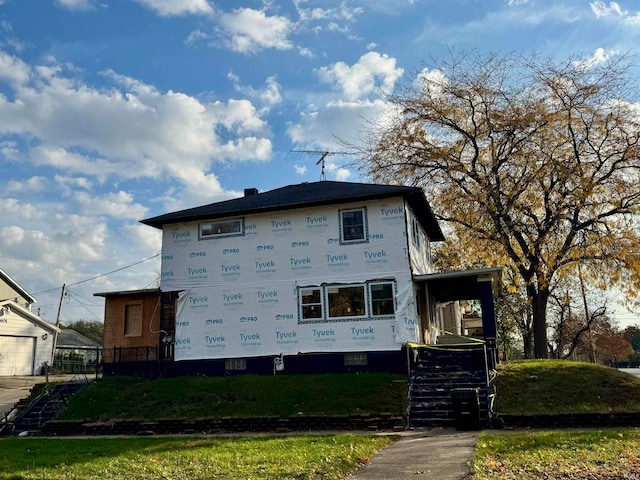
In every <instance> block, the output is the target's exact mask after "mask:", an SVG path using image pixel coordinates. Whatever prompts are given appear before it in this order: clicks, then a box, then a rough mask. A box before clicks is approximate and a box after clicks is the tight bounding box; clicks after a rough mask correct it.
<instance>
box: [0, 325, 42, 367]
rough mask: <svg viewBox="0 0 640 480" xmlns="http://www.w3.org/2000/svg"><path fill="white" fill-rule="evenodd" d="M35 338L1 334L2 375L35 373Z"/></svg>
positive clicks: (0, 364) (0, 357)
mask: <svg viewBox="0 0 640 480" xmlns="http://www.w3.org/2000/svg"><path fill="white" fill-rule="evenodd" d="M35 340H36V339H35V338H34V337H7V336H2V335H0V376H7V375H32V374H33V354H34V348H33V347H34V343H35Z"/></svg>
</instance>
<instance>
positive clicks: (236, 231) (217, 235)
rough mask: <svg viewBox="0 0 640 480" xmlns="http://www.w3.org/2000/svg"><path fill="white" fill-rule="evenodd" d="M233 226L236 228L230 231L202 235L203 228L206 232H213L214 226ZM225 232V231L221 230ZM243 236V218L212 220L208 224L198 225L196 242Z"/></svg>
mask: <svg viewBox="0 0 640 480" xmlns="http://www.w3.org/2000/svg"><path fill="white" fill-rule="evenodd" d="M223 224H234V225H237V228H234V229H233V230H231V231H221V232H219V233H216V232H214V231H211V232H207V233H204V231H205V228H206V229H207V230H214V229H215V227H214V226H215V225H223ZM223 230H226V229H223ZM240 236H244V217H239V218H227V219H223V220H212V221H210V222H202V223H200V224H198V240H209V239H211V238H226V237H240Z"/></svg>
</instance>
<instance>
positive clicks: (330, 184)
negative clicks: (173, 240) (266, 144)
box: [141, 181, 444, 241]
mask: <svg viewBox="0 0 640 480" xmlns="http://www.w3.org/2000/svg"><path fill="white" fill-rule="evenodd" d="M390 197H403V198H405V199H407V201H408V202H409V204H410V205H411V208H412V209H413V211H414V212H415V215H416V216H417V218H418V220H419V221H420V223H421V224H422V226H423V228H424V229H425V231H426V232H427V235H428V236H429V239H430V240H433V241H441V240H444V235H443V234H442V230H440V226H439V225H438V221H437V220H436V218H435V216H434V214H433V212H432V211H431V207H430V206H429V203H428V202H427V199H426V197H425V196H424V192H423V191H422V189H421V188H418V187H406V186H401V185H376V184H369V183H352V182H334V181H321V182H310V183H308V182H305V183H300V184H298V185H288V186H286V187H282V188H277V189H275V190H270V191H268V192H264V193H258V192H257V190H256V189H246V190H245V196H244V197H240V198H234V199H232V200H226V201H223V202H216V203H210V204H208V205H203V206H201V207H195V208H189V209H186V210H180V211H178V212H173V213H166V214H164V215H159V216H157V217H153V218H148V219H146V220H141V222H142V223H144V224H146V225H150V226H152V227H155V228H162V226H163V225H167V224H172V223H180V222H190V221H198V220H211V219H215V218H223V217H230V216H234V215H248V214H255V213H266V212H274V211H279V210H290V209H294V208H306V207H314V206H319V205H335V204H341V203H351V202H364V201H368V200H378V199H382V198H390Z"/></svg>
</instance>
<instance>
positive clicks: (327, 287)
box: [323, 283, 370, 322]
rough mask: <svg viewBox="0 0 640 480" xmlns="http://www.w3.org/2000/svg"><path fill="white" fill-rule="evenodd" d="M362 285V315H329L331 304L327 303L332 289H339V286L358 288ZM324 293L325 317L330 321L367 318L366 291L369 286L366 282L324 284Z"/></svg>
mask: <svg viewBox="0 0 640 480" xmlns="http://www.w3.org/2000/svg"><path fill="white" fill-rule="evenodd" d="M360 287H362V302H363V303H364V314H362V315H342V316H335V317H334V316H332V315H331V304H330V303H329V294H331V293H333V292H330V290H332V289H341V288H360ZM323 290H324V294H325V298H324V300H325V304H326V308H325V309H324V311H325V314H326V318H327V320H328V321H330V322H340V321H349V320H354V321H355V320H364V319H366V318H369V316H370V315H369V313H370V310H369V301H368V297H369V295H368V293H369V288H368V286H367V284H366V283H337V284H336V283H334V284H331V285H325V286H324V289H323Z"/></svg>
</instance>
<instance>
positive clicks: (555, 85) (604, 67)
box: [354, 54, 640, 358]
mask: <svg viewBox="0 0 640 480" xmlns="http://www.w3.org/2000/svg"><path fill="white" fill-rule="evenodd" d="M635 87H636V85H635V83H634V81H633V78H631V76H630V73H629V63H628V61H627V59H625V58H624V57H618V58H613V59H611V58H610V59H607V60H606V61H604V62H600V63H598V62H595V61H580V60H579V59H577V58H572V59H569V60H566V61H564V62H554V61H550V60H544V61H543V60H539V59H538V58H535V57H522V56H519V55H516V54H510V55H506V56H494V55H480V54H477V55H476V54H462V55H455V54H454V55H452V58H451V60H449V61H446V62H435V65H434V68H433V69H430V70H429V69H425V70H423V71H422V72H421V73H420V74H419V75H417V78H416V79H415V81H413V82H412V83H411V84H410V85H408V86H406V88H405V89H404V90H402V91H401V92H399V93H397V94H395V95H393V96H391V97H390V102H391V104H392V105H393V107H394V108H393V109H390V111H391V113H390V114H389V115H388V116H387V117H385V118H384V120H381V121H380V122H379V123H378V124H376V125H372V128H371V131H370V137H369V138H368V139H367V141H366V142H365V144H364V145H360V146H356V147H354V150H355V151H356V153H357V154H358V156H359V158H360V166H361V168H362V170H363V171H364V173H366V174H368V175H370V176H371V177H373V178H374V179H375V180H377V181H384V182H391V183H402V184H411V185H419V186H422V187H423V188H424V189H425V191H426V193H427V197H428V198H429V200H430V202H431V203H432V207H433V209H434V211H435V212H436V214H437V215H439V218H440V219H441V220H442V221H444V222H446V227H447V228H448V229H449V231H450V232H451V233H452V235H453V236H454V237H455V238H456V240H457V242H458V243H457V246H458V248H460V250H461V251H462V252H464V254H465V255H468V256H470V257H473V258H481V259H482V260H483V261H484V262H486V263H487V264H494V265H495V264H507V263H508V264H510V266H511V267H513V268H514V269H515V270H516V271H517V272H518V276H519V281H520V284H521V285H522V286H523V288H525V289H526V292H527V296H528V299H529V302H530V303H531V309H532V314H533V333H534V335H533V336H534V349H535V356H536V357H537V358H546V357H547V356H548V342H547V304H548V300H549V297H550V293H551V291H552V288H553V282H554V281H555V280H556V279H558V278H560V277H562V276H570V275H575V274H576V271H577V268H578V266H580V268H581V269H582V274H583V276H584V277H583V278H584V279H585V280H586V281H588V282H589V283H590V284H591V285H592V286H595V287H598V288H602V289H606V288H609V287H613V286H617V287H619V288H620V289H622V291H623V292H624V293H626V294H627V295H632V294H637V292H638V291H640V255H639V252H640V238H639V234H638V225H639V223H638V217H637V214H638V212H639V208H640V118H639V115H640V108H639V107H638V105H636V104H633V103H631V102H632V101H636V100H637V98H638V97H637V95H636V94H637V92H636V88H635Z"/></svg>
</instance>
